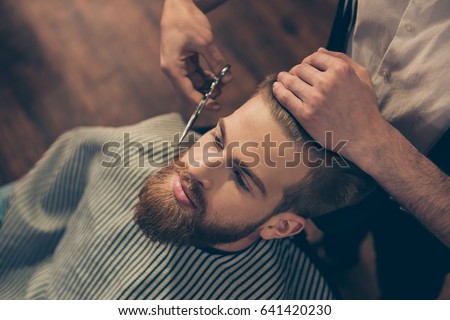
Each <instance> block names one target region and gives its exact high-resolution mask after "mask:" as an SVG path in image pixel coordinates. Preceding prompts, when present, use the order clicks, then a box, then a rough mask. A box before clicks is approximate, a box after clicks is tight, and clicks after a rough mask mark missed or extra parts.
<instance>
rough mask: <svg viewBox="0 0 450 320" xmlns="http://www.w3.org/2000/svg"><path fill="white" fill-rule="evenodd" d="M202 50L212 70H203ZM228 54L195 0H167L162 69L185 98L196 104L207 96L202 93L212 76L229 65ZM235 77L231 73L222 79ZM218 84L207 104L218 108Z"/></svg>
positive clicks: (163, 16)
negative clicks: (225, 55) (214, 40)
mask: <svg viewBox="0 0 450 320" xmlns="http://www.w3.org/2000/svg"><path fill="white" fill-rule="evenodd" d="M199 54H200V55H201V56H203V58H204V59H205V60H206V62H207V64H208V66H209V68H210V70H203V69H202V67H201V66H200V64H199ZM226 64H227V63H226V61H225V58H224V57H223V55H222V54H221V52H220V51H219V49H218V48H217V47H216V45H215V44H214V42H213V34H212V30H211V25H210V23H209V21H208V18H207V17H206V16H205V14H204V13H203V12H202V11H201V10H200V9H198V8H197V6H196V5H195V4H194V3H193V1H192V0H166V2H165V4H164V10H163V14H162V18H161V69H162V70H163V72H164V73H165V74H166V75H167V76H168V77H169V79H170V81H171V82H172V84H173V85H174V87H175V89H176V90H177V91H178V92H179V93H180V94H181V95H182V97H183V98H184V100H185V102H187V103H189V104H191V105H196V104H197V103H198V102H199V101H200V100H201V99H202V97H203V94H202V93H200V92H201V90H202V89H204V88H205V86H207V82H208V80H210V79H212V77H213V76H214V75H215V74H218V73H219V72H220V71H221V70H222V68H223V67H224V66H225V65H226ZM230 80H231V74H230V73H228V74H227V75H225V77H224V78H223V79H222V83H224V84H225V83H227V82H229V81H230ZM219 94H220V89H219V88H218V89H217V90H215V92H214V93H213V95H212V98H213V99H210V100H209V101H208V103H207V105H206V107H205V108H207V109H214V110H217V109H219V108H220V106H219V105H218V104H217V102H215V100H214V98H215V97H217V96H218V95H219Z"/></svg>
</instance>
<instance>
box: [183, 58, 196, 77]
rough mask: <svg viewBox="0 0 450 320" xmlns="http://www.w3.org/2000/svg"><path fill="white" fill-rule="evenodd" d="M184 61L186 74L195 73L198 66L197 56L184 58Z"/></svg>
mask: <svg viewBox="0 0 450 320" xmlns="http://www.w3.org/2000/svg"><path fill="white" fill-rule="evenodd" d="M184 61H185V63H186V72H187V73H188V74H191V73H194V72H196V71H197V69H198V68H199V66H200V64H199V59H198V54H194V55H192V56H190V57H188V58H186V59H185V60H184Z"/></svg>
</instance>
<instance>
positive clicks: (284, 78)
mask: <svg viewBox="0 0 450 320" xmlns="http://www.w3.org/2000/svg"><path fill="white" fill-rule="evenodd" d="M277 80H278V82H280V83H282V84H283V86H284V87H285V88H286V89H287V90H289V91H291V92H292V93H293V94H294V95H296V96H297V97H298V98H300V99H301V100H303V101H305V100H307V94H308V92H309V90H311V89H312V87H311V86H310V85H309V84H308V83H306V82H305V81H303V80H302V79H300V78H299V77H297V76H293V75H292V74H290V73H287V72H280V73H279V74H278V76H277Z"/></svg>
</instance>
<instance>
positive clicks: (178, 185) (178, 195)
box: [172, 173, 196, 210]
mask: <svg viewBox="0 0 450 320" xmlns="http://www.w3.org/2000/svg"><path fill="white" fill-rule="evenodd" d="M172 191H173V194H174V196H175V199H177V201H178V203H179V204H180V205H181V206H183V207H185V208H187V209H190V210H192V209H195V208H196V207H195V205H194V203H193V202H192V200H191V199H190V198H189V196H188V187H187V185H186V183H185V182H184V181H183V179H182V178H181V177H180V175H179V174H178V173H175V176H174V179H173V184H172Z"/></svg>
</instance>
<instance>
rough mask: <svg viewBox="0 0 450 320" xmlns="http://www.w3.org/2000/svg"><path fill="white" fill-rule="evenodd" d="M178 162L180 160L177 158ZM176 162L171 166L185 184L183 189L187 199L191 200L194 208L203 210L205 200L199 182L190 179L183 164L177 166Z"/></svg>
mask: <svg viewBox="0 0 450 320" xmlns="http://www.w3.org/2000/svg"><path fill="white" fill-rule="evenodd" d="M178 163H180V160H178ZM178 163H177V164H175V165H174V166H173V169H174V171H175V172H176V173H178V175H179V176H180V179H181V180H182V181H183V182H184V185H185V186H186V189H184V191H185V193H186V195H187V196H188V198H189V200H191V201H192V203H193V204H194V207H195V208H196V209H200V210H204V209H205V208H206V201H205V195H204V192H203V189H202V187H201V185H200V183H199V182H198V181H196V180H194V179H192V177H191V175H190V174H189V172H188V169H186V165H185V164H184V165H183V166H178Z"/></svg>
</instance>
